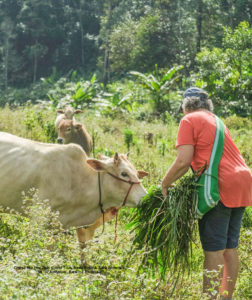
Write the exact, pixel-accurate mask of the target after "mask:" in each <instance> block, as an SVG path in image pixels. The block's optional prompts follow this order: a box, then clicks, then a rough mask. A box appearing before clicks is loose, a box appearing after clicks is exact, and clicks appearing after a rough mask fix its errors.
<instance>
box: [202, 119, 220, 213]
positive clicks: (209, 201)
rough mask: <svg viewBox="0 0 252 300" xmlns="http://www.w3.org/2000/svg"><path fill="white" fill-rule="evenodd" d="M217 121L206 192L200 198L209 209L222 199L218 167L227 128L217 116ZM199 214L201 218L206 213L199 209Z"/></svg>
mask: <svg viewBox="0 0 252 300" xmlns="http://www.w3.org/2000/svg"><path fill="white" fill-rule="evenodd" d="M215 119H216V133H215V139H214V144H213V147H212V151H211V156H210V160H209V166H208V169H207V170H206V171H205V172H204V190H203V189H202V190H201V193H203V192H204V195H202V194H201V195H200V198H204V199H205V202H206V203H205V204H206V205H207V206H208V207H209V208H212V207H214V206H215V205H216V204H217V203H218V201H219V199H220V197H219V187H218V167H219V163H220V160H221V157H222V153H223V148H224V137H225V133H224V131H225V127H224V124H223V122H222V121H221V120H220V119H219V118H218V117H217V116H215ZM197 214H198V216H199V217H202V216H203V215H204V213H202V212H201V211H200V210H199V208H198V209H197Z"/></svg>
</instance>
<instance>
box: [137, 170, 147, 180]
mask: <svg viewBox="0 0 252 300" xmlns="http://www.w3.org/2000/svg"><path fill="white" fill-rule="evenodd" d="M147 175H149V173H148V172H145V171H137V176H138V178H139V179H141V178H144V177H145V176H147Z"/></svg>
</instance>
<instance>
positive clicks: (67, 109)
mask: <svg viewBox="0 0 252 300" xmlns="http://www.w3.org/2000/svg"><path fill="white" fill-rule="evenodd" d="M57 113H58V114H64V115H65V117H66V119H68V120H72V119H73V116H74V115H75V114H80V113H82V110H80V109H74V108H73V107H71V106H66V107H65V108H64V109H59V110H57Z"/></svg>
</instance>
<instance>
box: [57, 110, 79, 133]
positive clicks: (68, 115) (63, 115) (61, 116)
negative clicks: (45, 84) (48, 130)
mask: <svg viewBox="0 0 252 300" xmlns="http://www.w3.org/2000/svg"><path fill="white" fill-rule="evenodd" d="M57 113H58V115H57V118H56V120H55V123H54V125H55V129H56V131H57V132H58V127H59V124H60V122H61V120H73V122H76V120H75V118H74V115H75V114H80V113H82V110H80V109H76V110H75V109H74V108H73V107H71V106H66V107H65V108H64V109H63V110H62V109H60V110H57Z"/></svg>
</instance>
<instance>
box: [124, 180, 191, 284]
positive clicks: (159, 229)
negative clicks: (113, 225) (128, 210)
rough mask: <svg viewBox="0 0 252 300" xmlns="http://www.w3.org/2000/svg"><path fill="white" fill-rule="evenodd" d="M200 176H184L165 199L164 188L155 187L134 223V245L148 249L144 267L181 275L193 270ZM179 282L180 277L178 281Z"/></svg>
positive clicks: (140, 208)
mask: <svg viewBox="0 0 252 300" xmlns="http://www.w3.org/2000/svg"><path fill="white" fill-rule="evenodd" d="M196 188H197V182H196V176H195V175H190V176H184V177H183V178H182V179H181V180H180V181H179V183H178V184H177V185H176V186H175V187H172V188H170V189H169V191H168V195H167V197H166V198H165V199H164V197H163V196H162V193H161V188H160V187H152V188H151V189H150V190H149V192H148V194H147V195H146V196H145V198H144V199H143V201H142V204H141V206H140V207H138V208H137V209H136V210H135V211H134V213H133V216H132V218H131V220H130V224H129V226H128V228H130V229H132V231H134V232H135V238H134V240H133V245H135V246H136V248H137V249H143V250H144V256H143V261H142V265H141V268H145V267H147V268H149V267H151V268H152V270H153V271H156V270H160V272H161V275H162V277H163V278H164V277H165V274H166V273H167V271H168V270H170V273H171V274H174V275H176V276H177V277H179V276H181V275H182V274H183V273H184V272H185V270H187V271H190V257H191V254H192V242H193V239H194V232H195V230H194V229H195V225H196V222H195V217H196V206H197V197H196V195H197V191H196ZM177 279H178V278H177Z"/></svg>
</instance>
